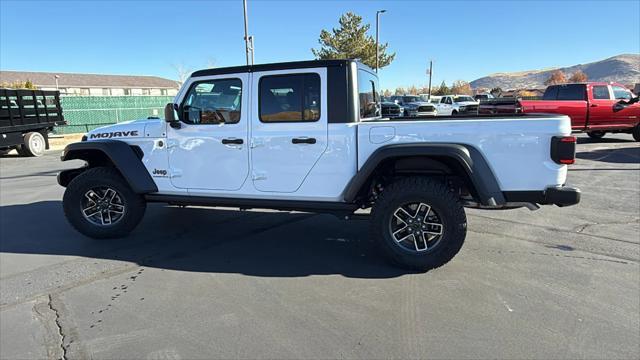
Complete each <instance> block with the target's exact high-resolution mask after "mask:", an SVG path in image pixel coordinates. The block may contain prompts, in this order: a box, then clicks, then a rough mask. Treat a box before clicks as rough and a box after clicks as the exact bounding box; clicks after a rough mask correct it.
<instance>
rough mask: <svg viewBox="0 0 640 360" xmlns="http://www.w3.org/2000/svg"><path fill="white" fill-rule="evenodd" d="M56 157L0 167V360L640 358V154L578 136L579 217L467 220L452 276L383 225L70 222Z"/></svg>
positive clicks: (264, 217) (254, 217)
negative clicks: (99, 226)
mask: <svg viewBox="0 0 640 360" xmlns="http://www.w3.org/2000/svg"><path fill="white" fill-rule="evenodd" d="M58 155H59V154H58V152H52V153H48V154H47V155H45V156H44V157H42V158H17V157H13V156H7V157H4V158H1V159H0V205H1V206H0V357H2V358H47V357H48V358H61V357H66V358H94V359H113V358H131V357H136V358H147V359H194V358H251V359H254V358H269V359H273V358H332V359H333V358H367V359H371V358H427V357H428V358H457V359H460V358H567V359H568V358H572V359H573V358H634V359H637V358H639V357H640V147H639V145H638V143H637V142H633V141H632V138H631V136H630V135H608V136H607V137H605V138H604V139H603V140H601V141H599V142H592V141H590V140H589V139H588V138H586V137H584V136H580V143H579V145H578V161H577V163H576V165H574V166H572V167H571V168H570V172H569V182H570V183H571V184H574V185H577V186H578V187H580V188H581V190H582V191H583V197H582V202H581V203H580V204H579V205H578V206H574V207H569V208H557V207H543V208H542V209H540V210H538V211H535V212H531V211H529V210H526V209H517V210H510V211H479V210H468V220H469V232H468V236H467V241H466V244H465V246H464V247H463V249H462V251H461V252H460V254H459V255H458V256H457V257H456V258H454V259H453V260H452V262H450V263H449V264H447V265H446V266H444V267H442V268H440V269H437V270H434V271H431V272H428V273H425V274H414V273H408V272H406V271H402V270H399V269H397V268H393V267H390V266H388V265H386V264H385V263H384V262H383V260H382V259H380V258H379V257H378V255H377V254H376V253H375V252H374V251H373V249H371V247H370V245H369V244H368V241H367V236H366V234H367V222H366V221H362V220H358V221H355V220H354V221H343V220H339V219H337V218H334V217H332V216H330V215H314V214H304V213H286V212H273V211H244V212H239V211H229V210H221V209H206V208H184V209H183V208H177V207H169V206H163V205H158V204H154V205H152V206H149V208H148V210H147V214H146V216H145V219H144V220H143V222H142V223H141V224H140V226H138V228H137V229H136V230H135V231H134V233H133V234H132V235H131V236H129V237H128V238H126V239H120V240H110V241H96V240H91V239H88V238H85V237H83V236H81V235H79V234H78V233H76V232H75V231H74V230H72V229H71V227H70V226H69V225H68V224H67V222H66V221H65V219H64V216H63V214H62V209H61V201H60V200H61V198H62V193H63V188H61V187H59V186H58V185H57V183H56V173H57V172H58V171H59V170H60V169H62V168H65V167H74V165H77V164H72V163H64V164H63V163H61V162H60V161H59V160H58Z"/></svg>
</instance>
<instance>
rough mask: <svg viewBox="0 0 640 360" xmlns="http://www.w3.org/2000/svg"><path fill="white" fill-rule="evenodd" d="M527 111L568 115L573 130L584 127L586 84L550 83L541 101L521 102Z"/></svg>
mask: <svg viewBox="0 0 640 360" xmlns="http://www.w3.org/2000/svg"><path fill="white" fill-rule="evenodd" d="M522 104H523V109H524V111H525V112H527V113H553V114H563V115H568V116H569V117H570V118H571V127H572V128H573V129H574V130H582V129H584V127H585V125H586V121H587V86H586V85H585V84H566V85H564V84H563V85H552V86H549V88H547V90H546V91H545V92H544V97H543V100H542V101H535V100H534V101H527V102H526V106H525V102H524V101H523V102H522Z"/></svg>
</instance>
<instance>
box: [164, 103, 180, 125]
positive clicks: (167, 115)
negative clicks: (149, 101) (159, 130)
mask: <svg viewBox="0 0 640 360" xmlns="http://www.w3.org/2000/svg"><path fill="white" fill-rule="evenodd" d="M173 109H174V107H173V103H168V104H167V105H165V107H164V121H166V122H168V123H169V125H170V126H171V127H172V128H174V129H179V128H180V122H179V121H178V120H177V119H176V116H175V113H174V110H173Z"/></svg>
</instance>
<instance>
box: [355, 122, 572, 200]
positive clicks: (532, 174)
mask: <svg viewBox="0 0 640 360" xmlns="http://www.w3.org/2000/svg"><path fill="white" fill-rule="evenodd" d="M570 134H571V121H570V119H569V117H568V116H565V115H558V114H546V115H545V114H533V115H529V114H512V115H506V116H505V115H476V116H453V117H437V118H421V119H415V118H402V119H394V120H378V121H367V122H361V123H359V124H358V167H360V166H362V165H363V164H364V162H365V161H366V160H367V159H368V158H369V157H370V156H371V154H372V153H373V152H374V151H376V149H378V148H380V147H381V146H386V145H392V144H408V143H416V144H418V143H455V144H463V145H468V146H471V147H473V148H475V149H476V150H478V151H479V153H481V154H482V156H483V157H484V158H485V159H486V160H487V163H488V164H490V165H491V168H492V171H493V173H494V175H495V177H496V178H497V179H498V181H499V183H500V188H501V189H503V191H523V190H531V189H540V190H543V189H544V188H545V187H546V186H549V185H558V186H559V185H563V184H564V182H565V179H566V174H567V169H566V166H564V165H559V164H557V163H555V162H553V160H552V159H551V158H550V148H551V139H552V138H553V137H554V136H560V135H562V136H568V135H570Z"/></svg>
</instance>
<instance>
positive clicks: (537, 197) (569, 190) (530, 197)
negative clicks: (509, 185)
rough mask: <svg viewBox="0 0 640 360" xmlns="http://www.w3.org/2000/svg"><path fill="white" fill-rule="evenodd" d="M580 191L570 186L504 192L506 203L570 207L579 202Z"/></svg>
mask: <svg viewBox="0 0 640 360" xmlns="http://www.w3.org/2000/svg"><path fill="white" fill-rule="evenodd" d="M580 194H581V193H580V189H578V188H576V187H572V186H556V187H550V188H547V189H545V190H544V191H505V192H504V197H505V200H506V201H507V202H513V203H516V202H517V203H533V204H540V205H557V206H560V207H563V206H571V205H575V204H577V203H579V202H580Z"/></svg>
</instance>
